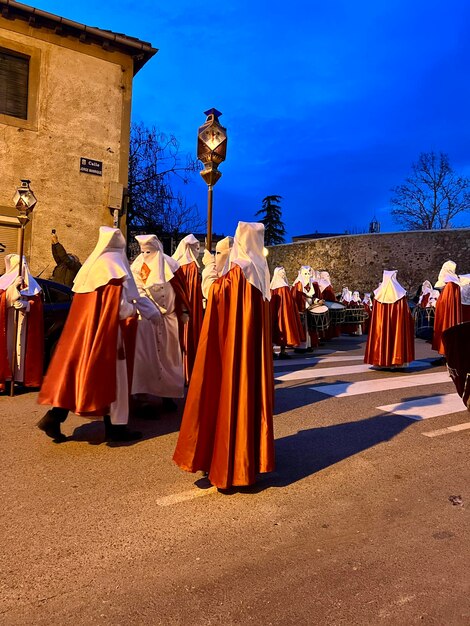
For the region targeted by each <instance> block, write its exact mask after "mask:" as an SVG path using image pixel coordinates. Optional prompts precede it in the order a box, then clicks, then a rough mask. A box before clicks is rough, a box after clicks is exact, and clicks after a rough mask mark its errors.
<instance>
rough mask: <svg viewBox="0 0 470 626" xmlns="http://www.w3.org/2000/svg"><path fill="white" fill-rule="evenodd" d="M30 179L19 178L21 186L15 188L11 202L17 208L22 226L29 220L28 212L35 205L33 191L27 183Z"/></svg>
mask: <svg viewBox="0 0 470 626" xmlns="http://www.w3.org/2000/svg"><path fill="white" fill-rule="evenodd" d="M30 182H31V181H30V180H27V179H26V178H25V179H21V186H20V187H18V189H17V190H16V193H15V195H14V196H13V202H14V203H15V206H16V208H17V210H18V213H19V215H18V220H19V221H20V223H21V225H22V226H24V225H25V224H26V223H27V222H28V221H29V217H28V215H29V213H31V211H32V210H33V209H34V207H35V206H36V203H37V200H36V196H35V195H34V193H33V190H32V189H31V188H30V186H29V183H30Z"/></svg>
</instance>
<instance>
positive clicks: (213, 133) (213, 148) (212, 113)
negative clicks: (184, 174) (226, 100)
mask: <svg viewBox="0 0 470 626" xmlns="http://www.w3.org/2000/svg"><path fill="white" fill-rule="evenodd" d="M204 115H207V119H206V121H205V123H204V124H203V125H202V126H200V127H199V130H198V134H197V158H198V159H199V160H200V161H201V162H202V163H203V165H204V169H203V170H202V172H200V174H201V176H202V178H203V179H204V181H205V182H206V183H207V184H208V185H215V183H216V182H217V181H218V180H219V178H220V177H221V176H222V174H221V172H219V171H218V169H217V168H218V167H219V165H220V164H221V163H222V162H223V161H225V157H226V155H227V129H226V128H224V127H223V126H221V124H220V123H219V116H220V115H222V113H221V112H220V111H217V109H209V110H208V111H205V112H204Z"/></svg>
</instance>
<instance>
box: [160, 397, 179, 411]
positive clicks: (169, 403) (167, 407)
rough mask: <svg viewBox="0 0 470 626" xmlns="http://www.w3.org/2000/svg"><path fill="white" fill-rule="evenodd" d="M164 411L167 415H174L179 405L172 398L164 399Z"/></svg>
mask: <svg viewBox="0 0 470 626" xmlns="http://www.w3.org/2000/svg"><path fill="white" fill-rule="evenodd" d="M162 409H163V410H164V411H165V412H166V413H174V412H175V411H177V410H178V405H177V404H176V402H175V401H174V400H173V399H172V398H162Z"/></svg>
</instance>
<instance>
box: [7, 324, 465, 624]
mask: <svg viewBox="0 0 470 626" xmlns="http://www.w3.org/2000/svg"><path fill="white" fill-rule="evenodd" d="M364 345H365V338H364V337H346V336H344V337H341V338H339V339H335V340H333V341H331V342H328V344H326V345H325V346H324V347H322V348H321V349H319V350H317V351H316V352H315V353H314V354H313V355H308V358H306V357H304V356H300V357H297V355H293V358H292V359H291V360H290V361H276V362H275V377H276V407H275V417H274V424H275V433H276V455H277V468H276V472H275V473H273V474H270V475H265V476H263V477H261V478H260V480H259V482H258V483H257V484H256V485H255V486H254V487H252V488H246V489H241V490H238V491H234V492H233V493H229V494H222V493H219V492H218V491H217V490H216V489H214V488H213V487H211V486H210V485H209V484H208V483H207V480H206V479H204V478H202V476H201V475H200V474H198V475H192V474H187V473H185V472H182V471H181V470H180V469H179V468H177V467H176V466H175V465H174V464H173V463H172V460H171V457H172V454H173V450H174V447H175V443H176V439H177V433H178V427H179V421H180V416H181V407H182V402H180V411H179V413H178V414H173V415H161V416H160V419H158V420H149V419H147V420H142V419H139V420H137V419H134V420H133V425H134V426H136V427H138V428H139V429H141V430H142V431H143V432H144V433H145V438H144V440H142V441H140V442H137V443H133V444H124V445H123V444H112V445H111V444H106V443H104V442H103V425H102V422H100V421H95V422H90V421H87V420H85V419H83V418H79V417H76V416H71V417H70V418H69V420H67V422H66V424H65V426H64V431H65V433H66V434H67V435H70V436H71V437H72V436H73V438H71V439H70V440H69V441H67V442H66V443H63V444H60V445H57V444H54V443H53V442H52V441H51V440H50V439H48V438H47V437H46V436H45V435H44V433H42V432H40V431H39V430H38V429H37V428H36V427H35V423H36V421H37V420H38V419H39V418H40V417H41V416H42V414H43V413H44V412H45V411H44V408H43V407H40V406H38V405H37V404H36V403H35V402H36V396H37V394H35V393H27V394H24V395H20V396H18V397H16V398H14V399H10V398H8V397H0V414H1V419H2V434H1V442H0V455H1V459H2V485H1V491H2V495H1V498H2V516H1V521H0V531H1V537H2V550H1V554H0V577H1V587H0V600H1V603H0V624H2V625H5V626H13V625H38V626H39V625H60V626H62V625H63V626H68V625H69V624H70V625H74V626H78V625H89V624H103V625H111V624H112V625H113V626H118V625H122V626H124V625H129V624H130V625H134V624H135V625H147V624H148V625H158V624H165V625H166V624H168V625H185V626H186V625H190V626H193V625H201V626H202V625H215V624H217V625H218V624H224V625H232V624H251V623H253V624H257V625H262V626H264V625H269V624H273V625H290V624H295V625H304V624H305V625H319V626H324V625H326V626H330V625H332V626H336V625H343V624H344V625H348V626H350V625H356V624H358V625H367V626H369V625H376V624H377V625H382V624H384V625H406V626H408V625H412V624H433V625H438V626H454V625H455V626H457V625H458V626H460V625H461V626H464V625H468V624H470V515H469V513H470V471H469V453H470V414H469V413H468V412H467V411H465V409H464V406H463V403H462V402H461V400H460V398H458V397H457V396H456V393H455V388H454V386H453V384H452V382H451V380H450V379H449V377H448V375H447V372H446V369H445V366H442V365H435V364H434V363H433V360H434V359H435V358H436V355H435V353H432V352H431V350H430V347H429V344H426V343H424V342H422V341H420V340H417V344H416V345H417V355H416V361H415V362H414V363H413V364H412V366H411V367H410V368H409V369H407V370H406V371H393V372H392V371H378V370H373V369H371V368H370V367H369V366H366V365H364V363H363V361H362V356H363V353H364Z"/></svg>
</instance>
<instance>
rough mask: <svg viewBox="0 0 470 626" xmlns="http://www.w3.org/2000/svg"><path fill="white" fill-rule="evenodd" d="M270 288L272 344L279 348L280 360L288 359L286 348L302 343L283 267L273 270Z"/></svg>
mask: <svg viewBox="0 0 470 626" xmlns="http://www.w3.org/2000/svg"><path fill="white" fill-rule="evenodd" d="M270 288H271V301H270V309H271V323H272V333H273V344H274V345H275V346H280V348H281V352H280V354H279V358H280V359H289V358H290V356H289V355H288V354H287V352H286V347H287V346H298V345H299V344H300V342H301V341H302V339H301V337H302V322H301V321H300V315H299V311H298V309H297V305H296V304H295V302H294V299H293V297H292V293H291V291H290V287H289V283H288V282H287V276H286V270H285V269H284V268H283V267H276V268H275V269H274V272H273V278H272V281H271V285H270Z"/></svg>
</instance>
